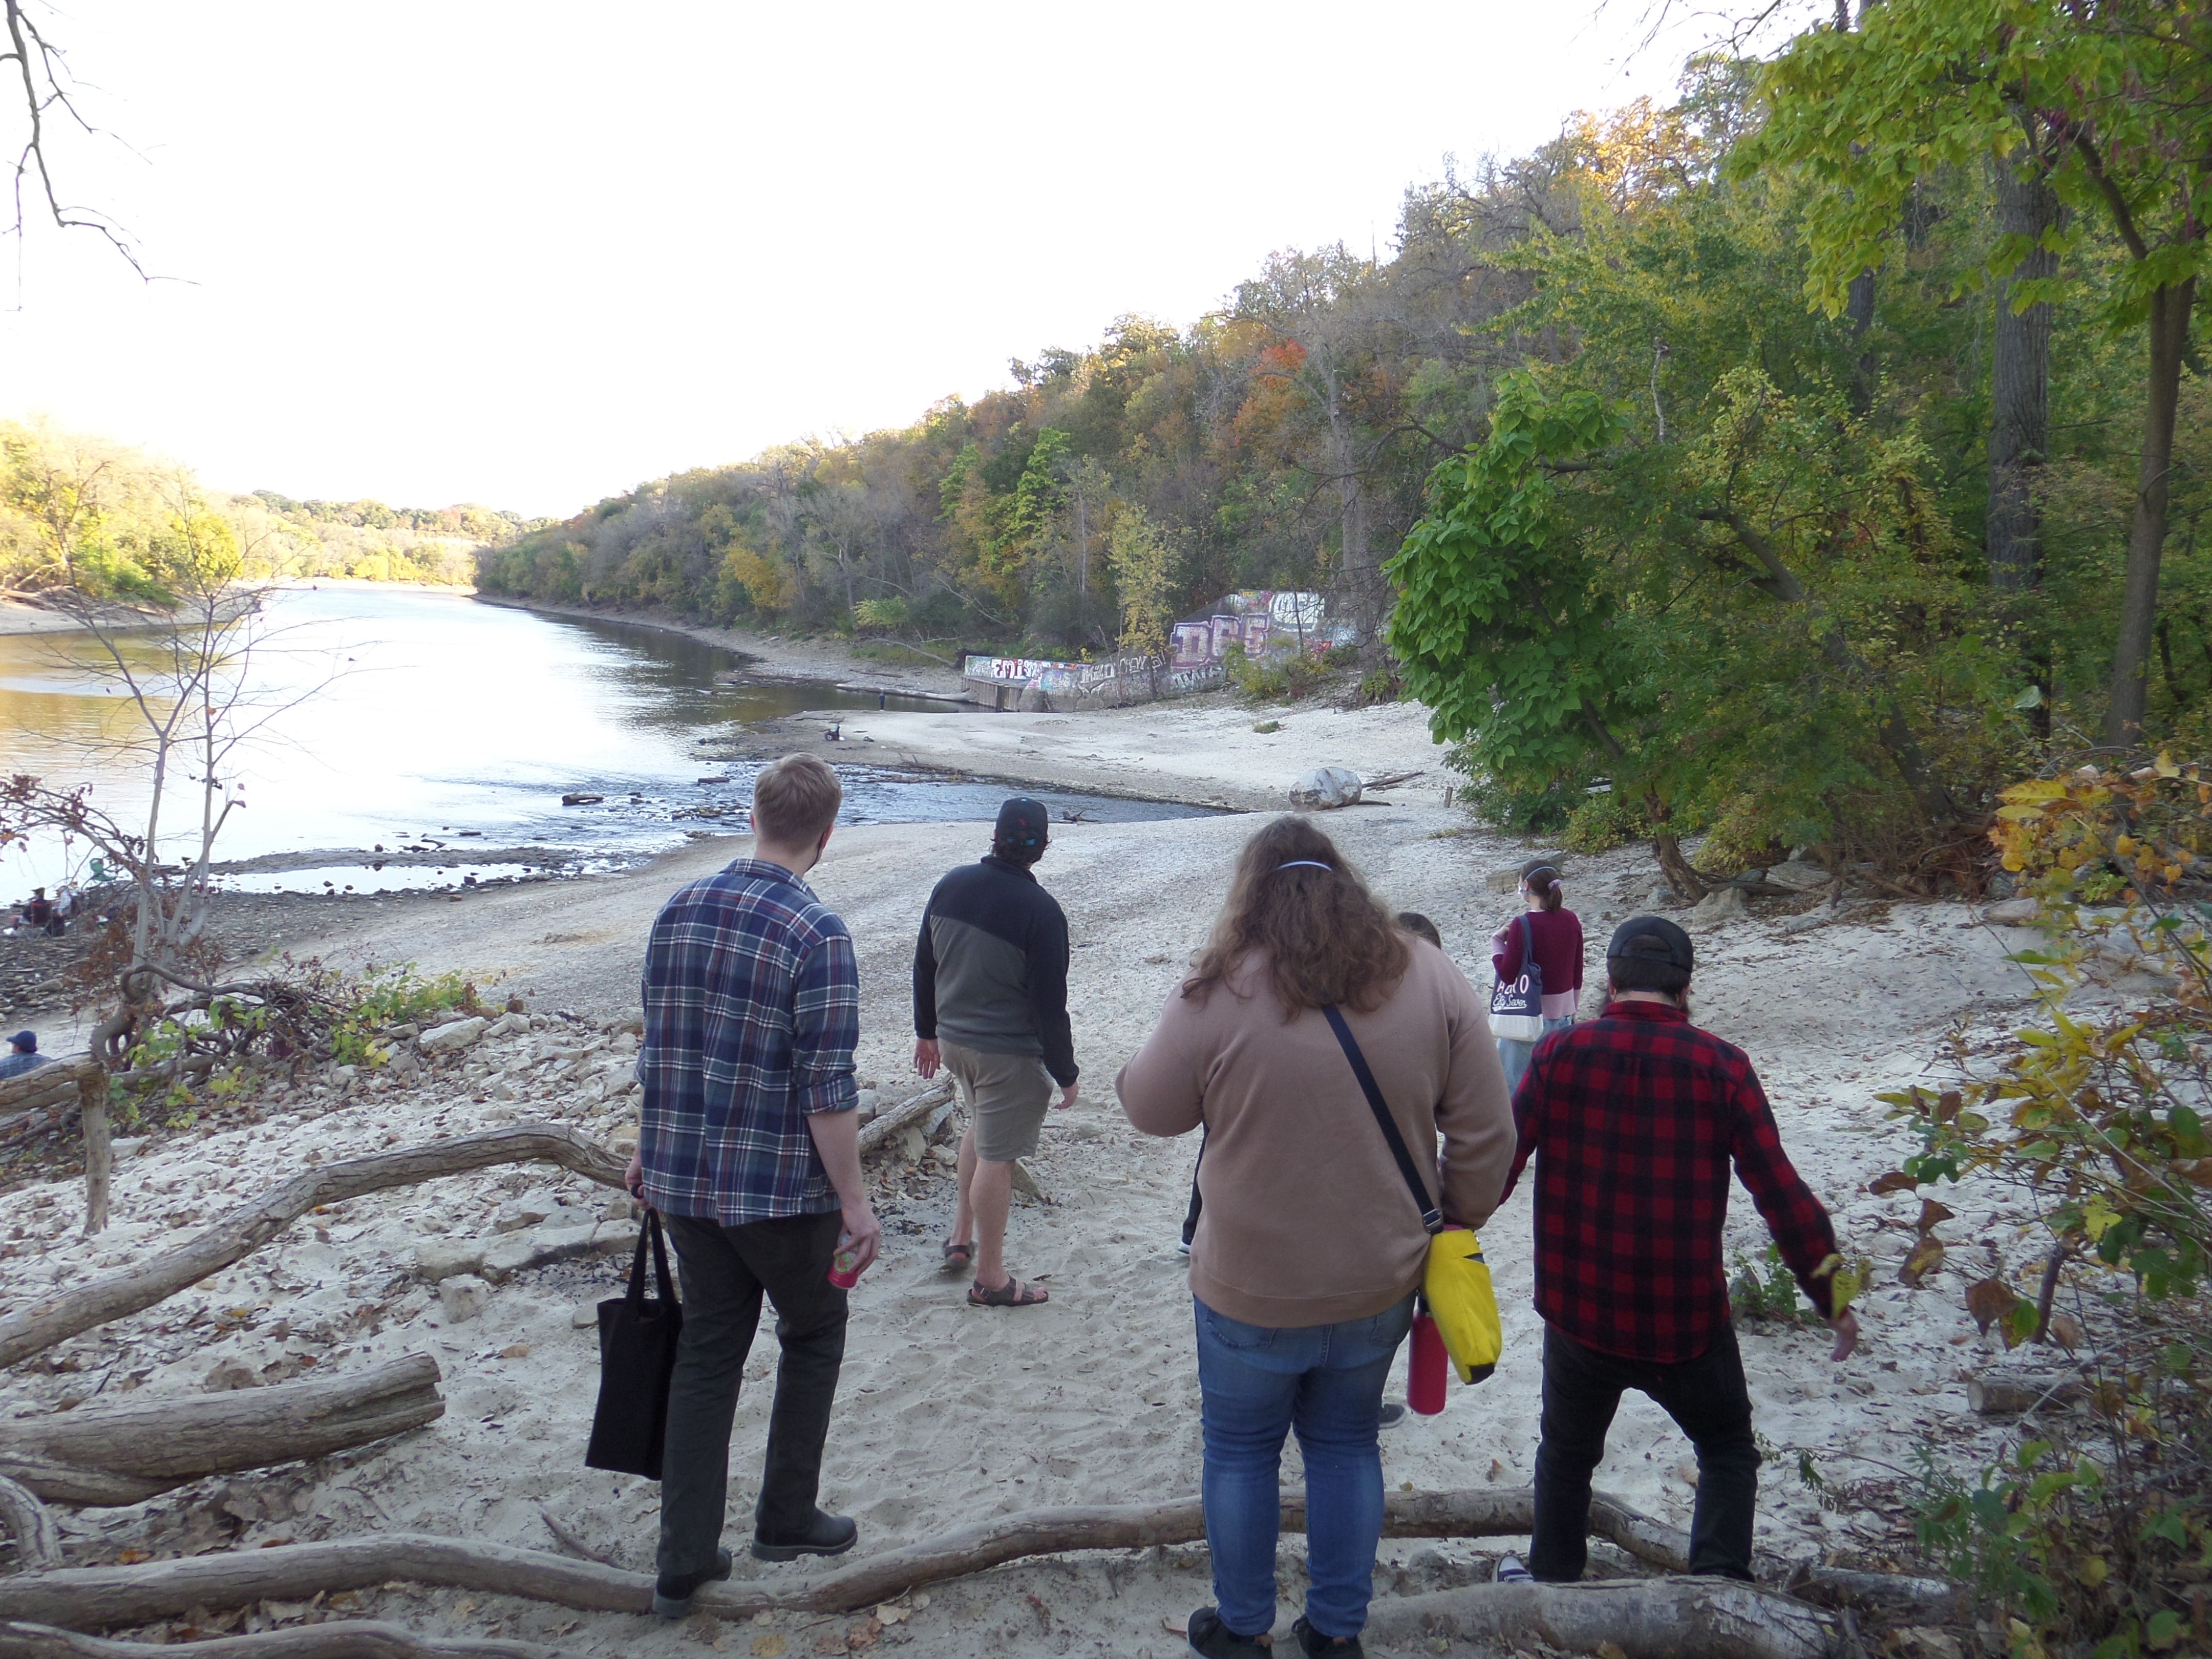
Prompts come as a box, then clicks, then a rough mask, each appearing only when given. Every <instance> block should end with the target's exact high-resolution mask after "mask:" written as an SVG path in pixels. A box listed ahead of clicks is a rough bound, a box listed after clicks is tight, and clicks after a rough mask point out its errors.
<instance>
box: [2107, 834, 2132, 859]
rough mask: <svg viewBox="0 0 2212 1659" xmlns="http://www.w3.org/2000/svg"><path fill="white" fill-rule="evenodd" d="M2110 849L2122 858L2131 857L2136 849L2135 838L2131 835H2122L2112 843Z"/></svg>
mask: <svg viewBox="0 0 2212 1659" xmlns="http://www.w3.org/2000/svg"><path fill="white" fill-rule="evenodd" d="M2112 850H2113V851H2114V852H2115V853H2118V854H2119V855H2120V856H2121V857H2122V858H2130V857H2132V856H2133V855H2134V854H2135V850H2136V838H2135V837H2134V836H2121V837H2120V838H2119V839H2118V840H2117V841H2115V842H2113V843H2112Z"/></svg>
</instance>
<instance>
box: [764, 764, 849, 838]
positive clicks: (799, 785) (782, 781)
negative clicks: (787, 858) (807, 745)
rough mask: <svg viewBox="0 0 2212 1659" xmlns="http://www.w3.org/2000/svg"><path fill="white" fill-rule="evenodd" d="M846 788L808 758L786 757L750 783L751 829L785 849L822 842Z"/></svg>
mask: <svg viewBox="0 0 2212 1659" xmlns="http://www.w3.org/2000/svg"><path fill="white" fill-rule="evenodd" d="M844 800H845V787H844V786H843V785H842V784H841V783H839V782H838V781H837V775H836V773H835V772H833V771H831V770H830V769H829V768H828V767H827V766H825V765H823V763H821V762H820V761H818V760H817V759H816V758H815V757H813V756H811V755H786V756H785V757H783V758H782V759H781V760H780V761H775V762H772V763H770V764H769V765H767V766H763V767H762V768H761V769H760V775H758V776H757V777H756V778H754V780H753V830H754V833H755V834H757V835H761V836H766V837H768V839H769V840H770V841H773V842H781V843H782V844H783V845H785V846H787V847H803V846H805V845H806V844H807V843H808V842H816V841H819V840H821V839H822V836H823V833H824V832H825V831H826V830H828V829H829V826H830V825H831V824H833V823H836V822H837V809H838V807H840V806H841V805H843V804H844Z"/></svg>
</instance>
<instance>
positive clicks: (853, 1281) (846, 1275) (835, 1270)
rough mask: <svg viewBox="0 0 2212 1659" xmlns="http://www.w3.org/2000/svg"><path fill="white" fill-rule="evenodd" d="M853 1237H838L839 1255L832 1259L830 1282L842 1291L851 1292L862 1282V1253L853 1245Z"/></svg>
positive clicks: (841, 1235) (844, 1234)
mask: <svg viewBox="0 0 2212 1659" xmlns="http://www.w3.org/2000/svg"><path fill="white" fill-rule="evenodd" d="M852 1237H853V1235H852V1234H850V1233H841V1234H839V1235H838V1237H837V1254H836V1255H833V1256H831V1257H830V1258H829V1282H830V1283H831V1284H832V1285H836V1287H837V1288H838V1289H839V1290H841V1291H849V1290H851V1289H852V1288H853V1286H854V1285H857V1284H859V1283H860V1252H859V1251H858V1250H856V1249H854V1248H853V1245H852Z"/></svg>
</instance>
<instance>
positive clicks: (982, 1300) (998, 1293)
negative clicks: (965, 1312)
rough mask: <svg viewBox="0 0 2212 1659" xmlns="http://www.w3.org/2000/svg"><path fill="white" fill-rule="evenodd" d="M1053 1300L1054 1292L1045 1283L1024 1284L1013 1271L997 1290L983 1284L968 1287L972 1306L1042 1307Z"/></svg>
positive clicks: (969, 1302)
mask: <svg viewBox="0 0 2212 1659" xmlns="http://www.w3.org/2000/svg"><path fill="white" fill-rule="evenodd" d="M1051 1300H1052V1292H1051V1291H1048V1290H1047V1289H1045V1287H1044V1286H1043V1285H1024V1284H1023V1283H1022V1281H1021V1280H1020V1279H1016V1278H1015V1277H1014V1276H1013V1275H1012V1273H1009V1274H1007V1275H1006V1283H1005V1284H1003V1285H1000V1286H999V1288H998V1289H997V1290H995V1291H987V1290H985V1289H984V1288H983V1287H982V1286H981V1285H969V1287H968V1305H969V1307H971V1308H1042V1306H1044V1304H1046V1303H1048V1302H1049V1301H1051Z"/></svg>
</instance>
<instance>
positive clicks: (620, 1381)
mask: <svg viewBox="0 0 2212 1659" xmlns="http://www.w3.org/2000/svg"><path fill="white" fill-rule="evenodd" d="M647 1241H650V1242H651V1243H652V1245H653V1272H654V1274H655V1276H656V1277H657V1278H658V1279H659V1291H660V1294H659V1297H648V1296H647V1295H646V1293H645V1248H646V1244H647ZM683 1333H684V1304H682V1303H680V1302H678V1300H677V1299H676V1286H675V1285H672V1284H671V1283H670V1282H669V1278H668V1251H667V1247H666V1246H665V1244H664V1243H663V1242H662V1240H661V1236H660V1217H659V1214H658V1213H657V1212H654V1211H652V1210H647V1212H645V1225H643V1226H642V1227H641V1228H639V1229H638V1233H637V1255H636V1256H635V1259H634V1260H633V1261H631V1262H630V1264H629V1291H627V1292H626V1293H625V1294H623V1295H622V1296H618V1297H613V1298H611V1299H610V1300H608V1301H605V1302H602V1303H600V1304H599V1409H598V1410H597V1411H595V1412H593V1413H592V1442H591V1444H590V1445H589V1446H588V1447H586V1449H585V1451H584V1462H585V1464H586V1466H587V1467H589V1468H595V1469H612V1470H614V1471H615V1472H616V1473H617V1474H641V1475H643V1476H644V1477H645V1478H646V1479H647V1480H659V1479H660V1449H661V1443H662V1442H663V1441H664V1440H665V1438H666V1437H667V1433H668V1383H669V1379H670V1378H671V1377H672V1376H674V1375H675V1373H676V1340H677V1338H678V1337H679V1336H681V1335H682V1334H683Z"/></svg>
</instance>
